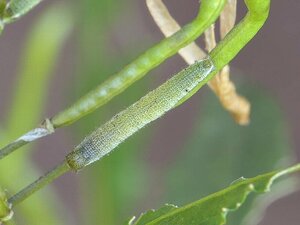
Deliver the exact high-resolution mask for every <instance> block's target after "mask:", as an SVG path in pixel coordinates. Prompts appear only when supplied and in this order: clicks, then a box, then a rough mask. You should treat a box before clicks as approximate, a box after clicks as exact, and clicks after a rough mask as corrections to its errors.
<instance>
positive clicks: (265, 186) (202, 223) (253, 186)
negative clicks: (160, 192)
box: [128, 164, 300, 225]
mask: <svg viewBox="0 0 300 225" xmlns="http://www.w3.org/2000/svg"><path fill="white" fill-rule="evenodd" d="M296 171H300V164H297V165H295V166H293V167H290V168H287V169H285V170H280V171H275V172H271V173H267V174H264V175H260V176H257V177H254V178H250V179H239V180H238V181H236V182H234V183H233V184H232V185H231V186H229V187H228V188H226V189H223V190H221V191H219V192H216V193H214V194H211V195H209V196H207V197H205V198H203V199H200V200H198V201H196V202H193V203H190V204H188V205H185V206H183V207H180V208H176V209H171V210H170V211H168V210H167V212H166V213H162V211H163V210H159V211H158V212H157V214H156V213H154V212H152V211H150V212H148V213H146V214H144V215H142V216H141V218H140V219H139V220H137V221H136V222H131V223H128V225H144V224H147V225H165V224H168V225H223V224H226V217H227V215H228V213H229V212H231V211H235V210H237V209H239V208H240V207H241V205H242V204H243V203H244V202H245V200H246V198H247V197H248V195H249V194H250V193H251V192H258V193H264V192H268V191H269V190H270V187H271V185H272V184H273V182H274V181H275V180H276V179H278V178H280V177H282V176H283V175H286V174H290V173H293V172H296ZM208 179H209V178H208ZM208 179H206V180H208ZM204 182H205V181H204ZM153 215H154V216H153ZM157 216H158V217H157ZM143 221H146V222H145V223H144V222H143Z"/></svg>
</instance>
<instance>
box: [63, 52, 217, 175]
mask: <svg viewBox="0 0 300 225" xmlns="http://www.w3.org/2000/svg"><path fill="white" fill-rule="evenodd" d="M213 70H214V65H213V63H212V61H211V60H210V59H209V58H207V59H204V60H202V61H198V62H196V63H194V64H193V65H191V66H190V67H188V68H187V69H184V70H182V71H181V72H179V73H178V74H177V75H175V76H174V77H172V78H171V79H169V80H168V81H166V82H165V83H164V84H162V85H161V86H160V87H158V88H157V89H155V90H153V91H151V92H150V93H148V94H147V95H146V96H144V97H143V98H141V99H140V100H139V101H137V102H136V103H134V104H133V105H131V106H129V107H128V108H127V109H125V110H124V111H122V112H120V113H119V114H117V115H115V116H114V117H113V118H112V119H111V120H109V121H108V122H106V123H105V124H104V125H103V126H101V127H100V128H98V129H96V130H95V131H94V132H92V133H91V134H90V135H89V136H87V137H86V138H85V139H84V140H83V141H82V142H81V143H80V144H79V145H78V146H77V147H76V148H75V150H74V151H73V152H71V153H70V154H68V155H67V163H68V164H69V166H70V168H71V169H73V170H80V169H82V168H83V167H85V166H87V165H89V164H91V163H93V162H95V161H97V160H99V159H101V158H102V157H103V156H105V155H107V154H108V153H110V152H111V151H112V150H113V149H114V148H116V147H117V146H118V145H119V144H120V143H122V142H123V141H124V140H125V139H127V138H128V137H130V136H131V135H132V134H134V133H135V132H137V131H138V130H139V129H141V128H142V127H144V126H145V125H146V124H148V123H150V122H151V121H153V120H156V119H158V118H159V117H161V116H162V115H163V114H165V113H166V112H167V111H169V110H171V109H173V108H174V107H175V106H176V104H177V103H178V102H179V101H180V100H182V99H183V98H184V97H185V96H186V95H187V94H188V93H189V92H190V91H192V90H193V89H194V88H195V87H196V86H199V84H200V83H201V82H203V83H204V82H205V81H204V80H205V78H206V77H207V75H208V74H210V72H211V71H213Z"/></svg>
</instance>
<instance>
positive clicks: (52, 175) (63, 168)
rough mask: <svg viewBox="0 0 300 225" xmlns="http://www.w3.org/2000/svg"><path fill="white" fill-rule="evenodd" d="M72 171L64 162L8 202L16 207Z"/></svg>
mask: <svg viewBox="0 0 300 225" xmlns="http://www.w3.org/2000/svg"><path fill="white" fill-rule="evenodd" d="M69 170H70V167H69V165H68V164H67V163H66V162H65V161H64V162H63V163H62V164H60V165H59V166H57V167H55V168H54V169H53V170H51V171H50V172H48V173H46V174H45V175H44V176H42V177H40V178H39V179H38V180H36V181H35V182H33V183H32V184H30V185H29V186H27V187H26V188H24V189H23V190H21V191H20V192H18V193H17V194H16V195H14V196H12V197H10V198H9V199H8V202H9V203H10V204H12V206H13V207H14V206H15V205H17V204H19V203H20V202H22V201H23V200H24V199H26V198H27V197H29V196H30V195H32V194H34V193H35V192H37V191H38V190H40V189H41V188H43V187H45V186H46V185H47V184H49V183H51V182H52V181H53V180H55V179H56V178H58V177H60V176H61V175H63V174H65V173H66V172H68V171H69Z"/></svg>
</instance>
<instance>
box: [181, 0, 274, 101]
mask: <svg viewBox="0 0 300 225" xmlns="http://www.w3.org/2000/svg"><path fill="white" fill-rule="evenodd" d="M270 2H271V0H245V4H246V6H247V8H248V13H247V15H246V16H245V17H244V19H243V20H242V21H241V22H240V23H239V24H238V25H236V26H235V27H234V28H233V29H232V30H231V31H230V32H229V33H228V34H227V35H226V36H225V38H224V39H223V40H222V41H220V42H219V43H218V45H217V46H216V47H215V48H214V49H213V50H212V51H211V52H210V53H209V56H210V58H211V60H212V61H213V63H214V66H215V67H216V70H215V71H213V72H212V73H211V74H209V75H208V76H207V77H206V78H205V81H204V82H203V83H200V84H199V85H198V86H197V87H196V88H195V89H194V90H193V91H192V92H191V93H190V94H189V95H188V96H187V97H186V98H184V99H182V101H180V102H179V104H178V105H180V104H182V103H183V102H185V101H186V100H187V99H189V98H190V97H191V96H192V95H193V94H195V93H196V92H197V91H198V90H199V89H200V88H201V87H202V86H203V85H204V84H206V83H207V82H208V81H209V80H210V79H212V78H213V77H214V76H215V75H216V74H217V73H218V71H220V70H221V69H222V68H223V67H224V66H225V65H227V64H229V63H230V61H231V60H232V59H234V57H236V55H237V54H238V53H239V52H240V51H241V50H242V49H243V48H244V47H245V46H246V45H247V43H248V42H249V41H251V40H252V38H253V37H254V36H255V35H256V34H257V32H258V31H259V30H260V28H261V27H262V26H263V25H264V23H265V21H266V19H267V18H268V15H269V9H270Z"/></svg>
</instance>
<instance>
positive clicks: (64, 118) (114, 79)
mask: <svg viewBox="0 0 300 225" xmlns="http://www.w3.org/2000/svg"><path fill="white" fill-rule="evenodd" d="M225 3H226V0H203V1H201V5H200V9H199V14H198V16H197V17H196V19H195V20H194V21H192V22H191V23H190V24H188V25H186V26H184V27H183V28H182V29H181V30H180V31H178V32H177V33H175V34H174V35H172V36H171V37H169V38H166V39H164V40H163V41H161V42H160V43H158V44H157V45H155V46H154V47H152V48H150V49H149V50H147V51H146V52H145V53H144V54H142V55H140V56H139V57H138V58H137V59H136V60H134V61H133V62H132V63H130V64H129V65H127V66H126V67H125V68H124V69H122V70H121V71H120V72H119V73H117V74H115V75H114V76H111V78H110V79H108V80H106V81H105V82H104V83H102V84H100V85H99V86H98V87H96V88H95V89H94V90H92V91H90V92H89V93H87V94H86V95H85V96H83V97H82V98H80V99H79V100H78V101H77V102H75V103H74V104H73V105H72V106H71V107H69V108H68V109H66V110H64V111H62V112H60V113H59V114H57V115H55V116H54V117H52V119H51V123H52V125H53V127H54V128H59V127H63V126H67V125H69V124H72V123H74V122H75V121H77V120H79V119H80V118H82V117H84V116H85V115H87V114H89V113H91V112H92V111H94V110H96V109H97V108H99V107H100V106H102V105H104V104H105V103H107V102H108V101H110V100H111V99H112V98H113V97H115V96H116V95H118V94H120V93H121V92H123V91H124V90H125V89H127V88H128V87H129V86H130V85H132V84H133V83H134V82H135V81H137V80H139V79H141V78H142V77H143V76H144V75H145V74H147V73H148V72H149V71H150V70H151V69H153V68H155V67H156V66H158V65H159V64H161V63H162V62H163V61H165V60H166V59H168V58H169V57H171V56H172V55H174V54H176V53H177V51H178V50H179V49H181V48H182V47H184V46H186V45H188V44H189V43H191V42H192V41H194V40H195V39H196V38H197V37H199V36H200V35H201V34H202V33H203V32H204V31H205V30H206V28H208V27H209V26H210V25H211V24H212V23H214V22H215V20H216V19H217V18H218V16H219V14H220V13H221V11H222V9H223V7H224V5H225ZM27 143H29V142H22V143H21V142H20V141H19V142H17V143H16V142H15V143H11V144H9V145H7V146H5V147H4V148H2V149H0V159H1V158H4V157H5V156H7V155H8V154H10V153H12V152H13V151H15V150H16V149H18V148H19V147H21V146H23V145H25V144H27Z"/></svg>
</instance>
